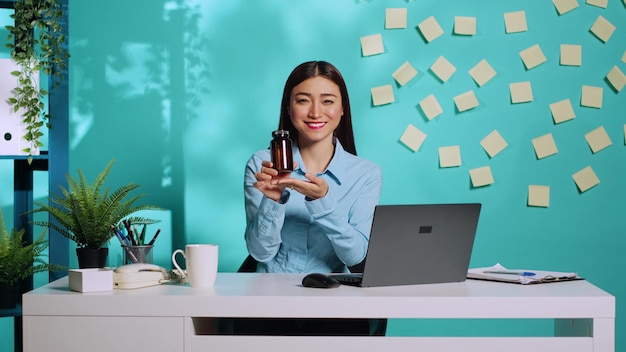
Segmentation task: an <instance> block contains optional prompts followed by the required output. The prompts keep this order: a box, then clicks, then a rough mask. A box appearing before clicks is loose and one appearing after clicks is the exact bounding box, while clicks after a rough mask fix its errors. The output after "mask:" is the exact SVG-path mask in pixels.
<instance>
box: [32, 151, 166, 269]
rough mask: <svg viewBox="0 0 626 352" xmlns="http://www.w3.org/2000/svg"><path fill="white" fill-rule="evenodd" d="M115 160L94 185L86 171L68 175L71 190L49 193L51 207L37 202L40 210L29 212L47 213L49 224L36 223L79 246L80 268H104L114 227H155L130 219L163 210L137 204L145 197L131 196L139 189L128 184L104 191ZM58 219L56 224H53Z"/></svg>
mask: <svg viewBox="0 0 626 352" xmlns="http://www.w3.org/2000/svg"><path fill="white" fill-rule="evenodd" d="M113 163H114V160H111V161H110V162H109V163H108V164H107V166H106V167H105V168H104V170H102V172H100V174H99V175H98V176H97V177H96V179H95V180H94V182H93V184H90V183H89V182H88V181H87V178H86V177H85V175H84V173H83V171H82V170H81V169H78V179H75V178H73V177H72V176H70V175H67V176H66V178H67V183H68V188H67V189H66V188H65V187H62V186H60V189H61V194H55V193H50V195H49V197H48V200H49V202H48V204H46V203H42V202H35V205H36V206H38V208H36V209H33V210H31V211H30V212H29V213H36V212H48V213H49V215H50V220H49V221H34V222H33V224H35V225H40V226H45V227H48V228H51V229H54V230H56V231H57V232H59V233H60V234H61V235H63V236H65V237H67V238H68V239H70V240H72V241H74V242H75V243H76V246H77V248H76V255H77V256H78V266H79V268H81V269H83V268H102V267H104V266H105V265H106V258H107V256H108V250H109V249H108V247H106V245H107V243H108V241H109V240H110V239H111V238H112V237H114V236H115V234H114V232H113V231H112V230H111V226H117V225H118V224H119V223H120V222H121V220H122V219H124V218H126V219H125V220H126V221H128V222H130V223H133V224H152V223H155V222H157V221H156V220H152V219H148V218H144V217H139V216H131V217H129V216H130V215H131V214H133V213H135V212H137V211H140V210H161V209H162V208H160V207H157V206H154V205H135V202H136V201H138V200H139V199H140V198H142V197H144V196H145V195H135V196H132V197H131V196H130V193H131V192H132V191H133V190H135V189H137V188H139V187H140V186H139V185H138V184H134V183H129V184H127V185H124V186H121V187H119V188H117V189H115V190H113V191H109V189H108V188H107V189H104V188H103V187H104V182H105V180H106V178H107V176H108V175H109V173H110V171H111V168H112V166H113ZM127 217H128V218H127ZM53 220H55V221H53Z"/></svg>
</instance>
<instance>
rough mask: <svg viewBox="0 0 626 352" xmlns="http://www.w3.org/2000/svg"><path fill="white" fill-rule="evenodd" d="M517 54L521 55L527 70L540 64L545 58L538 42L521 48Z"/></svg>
mask: <svg viewBox="0 0 626 352" xmlns="http://www.w3.org/2000/svg"><path fill="white" fill-rule="evenodd" d="M519 54H520V56H521V57H522V61H523V62H524V66H526V69H528V70H530V69H533V68H535V67H537V66H539V65H541V64H542V63H544V62H546V60H547V59H546V56H545V55H544V54H543V51H542V50H541V47H540V46H539V44H535V45H533V46H531V47H530V48H528V49H525V50H522V51H521V52H520V53H519Z"/></svg>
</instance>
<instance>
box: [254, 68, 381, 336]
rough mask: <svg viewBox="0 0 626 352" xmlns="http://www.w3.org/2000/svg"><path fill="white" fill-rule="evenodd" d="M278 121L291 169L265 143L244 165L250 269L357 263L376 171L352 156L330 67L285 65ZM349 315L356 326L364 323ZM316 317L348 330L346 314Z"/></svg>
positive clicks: (347, 116) (374, 198)
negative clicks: (288, 68)
mask: <svg viewBox="0 0 626 352" xmlns="http://www.w3.org/2000/svg"><path fill="white" fill-rule="evenodd" d="M279 128H280V129H284V130H288V131H289V133H290V136H291V139H292V140H293V158H294V168H295V169H294V170H293V172H291V173H287V174H280V175H279V173H278V172H277V171H276V170H275V169H274V168H273V165H272V162H271V161H270V159H271V157H270V151H269V150H267V149H264V150H261V151H259V152H257V153H255V154H254V155H253V156H252V157H251V158H250V160H249V161H248V163H247V165H246V171H245V185H244V191H245V206H246V220H247V226H246V233H245V239H246V245H247V248H248V252H249V253H250V256H251V257H252V258H254V259H255V260H256V261H257V262H258V264H257V267H256V271H257V272H295V273H311V272H322V273H329V272H348V271H349V269H350V268H352V269H354V268H356V267H358V266H359V264H361V263H362V262H363V260H364V259H365V254H366V251H367V246H368V242H369V236H370V229H371V225H372V219H373V214H374V207H375V206H376V205H377V204H378V200H379V197H380V192H381V186H382V172H381V169H380V167H379V166H378V165H376V164H375V163H373V162H371V161H369V160H366V159H363V158H361V157H358V156H357V155H356V148H355V143H354V135H353V131H352V116H351V113H350V101H349V98H348V91H347V88H346V84H345V82H344V79H343V77H342V75H341V73H340V72H339V71H338V70H337V68H335V67H334V66H333V65H332V64H330V63H328V62H324V61H311V62H305V63H303V64H300V65H299V66H297V67H296V68H295V69H294V70H293V71H292V72H291V74H290V75H289V77H288V79H287V82H286V83H285V88H284V91H283V97H282V103H281V110H280V123H279ZM289 321H293V320H292V319H290V320H289ZM351 322H352V323H350V324H352V325H355V326H359V325H360V326H361V328H354V329H356V330H358V329H360V331H361V332H362V331H363V328H362V324H363V323H366V324H367V320H357V321H355V320H351ZM317 323H320V325H321V326H327V327H328V329H327V330H331V331H330V333H332V334H353V333H355V332H354V331H353V330H351V329H352V328H351V327H349V325H350V324H348V323H347V322H346V321H340V322H338V324H337V326H332V327H331V325H333V324H332V323H331V322H330V321H329V320H327V319H326V320H323V321H321V322H320V321H318V322H317ZM315 324H316V322H314V321H312V320H307V321H305V322H302V321H300V322H298V324H295V325H296V326H297V328H296V330H298V331H299V332H294V333H303V332H304V333H311V331H315V330H317V329H318V328H314V327H312V326H314V325H315ZM378 328H379V327H377V329H378ZM281 329H283V330H284V329H288V328H287V327H285V326H281ZM338 329H339V330H342V331H338ZM366 329H367V327H366ZM378 332H379V333H380V330H378ZM383 332H384V329H383ZM313 333H316V332H313ZM357 334H359V333H357Z"/></svg>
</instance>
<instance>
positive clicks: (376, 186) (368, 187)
mask: <svg viewBox="0 0 626 352" xmlns="http://www.w3.org/2000/svg"><path fill="white" fill-rule="evenodd" d="M363 171H364V172H362V173H361V175H362V176H361V177H360V178H359V179H358V180H357V181H356V182H355V183H354V185H353V187H352V188H351V190H350V193H352V194H353V195H355V197H354V202H353V203H352V205H351V207H350V208H349V210H348V211H347V212H345V211H335V210H336V208H337V200H336V199H335V198H334V197H333V194H332V192H330V191H329V192H328V194H327V195H326V196H324V197H322V198H319V199H316V200H312V201H307V202H306V206H307V208H308V209H309V211H310V213H311V215H312V216H313V218H314V219H315V220H316V221H317V222H318V224H319V225H320V226H322V227H323V228H324V229H325V230H324V233H325V234H326V235H327V237H328V239H329V240H330V242H331V244H332V246H333V249H334V250H335V253H336V254H337V257H338V258H339V259H340V260H341V261H342V262H343V263H344V264H346V265H347V266H353V265H356V264H359V263H360V262H362V261H363V260H364V259H365V255H366V254H367V246H368V243H369V237H370V231H371V228H372V220H373V218H374V208H375V207H376V205H377V204H378V201H379V199H380V193H381V188H382V171H381V169H380V167H379V166H378V165H376V164H373V163H372V164H371V166H370V168H369V169H367V170H363Z"/></svg>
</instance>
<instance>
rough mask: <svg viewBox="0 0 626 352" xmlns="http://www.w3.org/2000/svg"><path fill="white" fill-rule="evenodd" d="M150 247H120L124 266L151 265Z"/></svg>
mask: <svg viewBox="0 0 626 352" xmlns="http://www.w3.org/2000/svg"><path fill="white" fill-rule="evenodd" d="M152 247H154V246H153V245H148V246H122V253H123V256H124V264H132V263H148V264H153V260H152Z"/></svg>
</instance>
